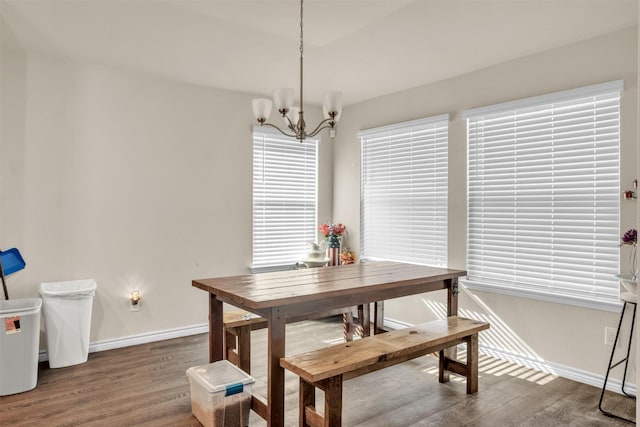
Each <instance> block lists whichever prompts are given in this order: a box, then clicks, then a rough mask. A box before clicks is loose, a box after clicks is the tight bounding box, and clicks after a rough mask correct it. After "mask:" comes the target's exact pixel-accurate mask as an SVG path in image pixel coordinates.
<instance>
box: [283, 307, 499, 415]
mask: <svg viewBox="0 0 640 427" xmlns="http://www.w3.org/2000/svg"><path fill="white" fill-rule="evenodd" d="M488 328H489V324H488V323H486V322H481V321H476V320H471V319H465V318H462V317H457V316H452V317H448V318H446V319H441V320H434V321H432V322H427V323H423V324H421V325H417V326H414V327H411V328H406V329H400V330H397V331H393V332H389V333H386V334H380V335H375V336H372V337H368V338H364V339H361V340H360V341H355V342H351V343H345V344H336V345H332V346H329V347H324V348H321V349H318V350H314V351H309V352H306V353H301V354H297V355H295V356H290V357H284V358H282V359H280V365H281V366H282V367H283V368H285V369H288V370H290V371H291V372H293V373H295V374H296V375H298V376H299V377H300V426H303V427H307V426H311V427H323V426H324V427H340V426H341V425H342V383H343V381H346V380H348V379H351V378H355V377H358V376H360V375H364V374H367V373H369V372H373V371H377V370H379V369H382V368H386V367H387V366H393V365H397V364H398V363H402V362H406V361H407V360H411V359H415V358H416V357H420V356H424V355H426V354H430V353H434V352H439V355H440V365H439V373H440V375H439V380H440V382H446V379H445V377H444V373H445V371H450V372H452V373H455V374H458V375H462V376H464V377H466V379H467V393H468V394H473V393H476V392H477V391H478V332H480V331H482V330H484V329H488ZM463 342H464V343H466V345H467V361H466V363H462V362H460V361H458V360H455V359H452V358H449V357H447V356H445V354H444V350H445V349H447V348H449V347H451V346H455V345H458V344H460V343H463ZM316 388H319V389H321V390H322V391H324V415H322V414H321V413H320V412H318V411H316V408H315V406H316V394H315V390H316Z"/></svg>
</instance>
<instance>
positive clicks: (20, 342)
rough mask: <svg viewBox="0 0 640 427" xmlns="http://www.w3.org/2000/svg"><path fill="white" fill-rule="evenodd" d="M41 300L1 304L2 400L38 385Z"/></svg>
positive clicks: (0, 391)
mask: <svg viewBox="0 0 640 427" xmlns="http://www.w3.org/2000/svg"><path fill="white" fill-rule="evenodd" d="M41 307H42V300H41V299H40V298H25V299H14V300H8V301H0V321H1V322H2V323H0V396H7V395H9V394H16V393H22V392H23V391H28V390H31V389H33V388H34V387H35V386H36V384H37V383H38V355H39V352H40V308H41Z"/></svg>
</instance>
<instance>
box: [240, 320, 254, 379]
mask: <svg viewBox="0 0 640 427" xmlns="http://www.w3.org/2000/svg"><path fill="white" fill-rule="evenodd" d="M237 330H238V348H237V352H238V367H239V368H240V369H242V370H243V371H245V372H246V373H247V374H251V325H245V326H239V327H238V328H237Z"/></svg>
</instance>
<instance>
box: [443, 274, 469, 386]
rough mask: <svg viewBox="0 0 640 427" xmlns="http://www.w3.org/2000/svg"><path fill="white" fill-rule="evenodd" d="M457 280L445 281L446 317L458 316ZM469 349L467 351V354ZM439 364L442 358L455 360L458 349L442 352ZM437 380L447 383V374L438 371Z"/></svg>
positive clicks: (448, 349)
mask: <svg viewBox="0 0 640 427" xmlns="http://www.w3.org/2000/svg"><path fill="white" fill-rule="evenodd" d="M458 293H459V289H458V278H457V277H456V278H453V279H449V280H447V317H449V316H457V315H458ZM468 351H469V349H467V352H468ZM440 353H441V357H440V360H441V362H440V363H441V364H442V363H443V361H444V357H448V358H449V359H454V360H455V359H457V356H458V347H457V346H453V347H449V348H446V349H444V350H442V351H441V352H440ZM439 380H440V382H441V383H445V382H448V381H449V372H447V371H444V370H443V369H440V375H439Z"/></svg>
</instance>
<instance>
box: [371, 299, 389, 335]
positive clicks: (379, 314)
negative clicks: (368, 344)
mask: <svg viewBox="0 0 640 427" xmlns="http://www.w3.org/2000/svg"><path fill="white" fill-rule="evenodd" d="M380 332H386V331H385V330H384V301H376V302H375V306H374V309H373V333H374V335H375V334H377V333H380Z"/></svg>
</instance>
